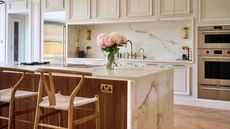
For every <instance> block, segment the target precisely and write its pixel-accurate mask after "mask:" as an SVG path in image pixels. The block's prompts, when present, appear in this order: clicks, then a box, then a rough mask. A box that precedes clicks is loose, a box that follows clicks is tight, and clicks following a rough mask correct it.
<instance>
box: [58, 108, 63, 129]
mask: <svg viewBox="0 0 230 129" xmlns="http://www.w3.org/2000/svg"><path fill="white" fill-rule="evenodd" d="M58 119H59V120H58V125H59V126H60V127H62V126H63V124H62V121H63V120H62V112H61V111H59V113H58Z"/></svg>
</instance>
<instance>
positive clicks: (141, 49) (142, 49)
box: [139, 48, 147, 60]
mask: <svg viewBox="0 0 230 129" xmlns="http://www.w3.org/2000/svg"><path fill="white" fill-rule="evenodd" d="M141 51H142V52H143V56H142V58H143V60H144V59H146V58H147V56H145V49H144V48H140V49H139V53H141Z"/></svg>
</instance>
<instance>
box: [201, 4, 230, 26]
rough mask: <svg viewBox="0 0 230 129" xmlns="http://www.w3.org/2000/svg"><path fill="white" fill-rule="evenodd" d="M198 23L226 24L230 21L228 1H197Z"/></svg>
mask: <svg viewBox="0 0 230 129" xmlns="http://www.w3.org/2000/svg"><path fill="white" fill-rule="evenodd" d="M199 8H200V9H199V12H200V14H199V21H200V23H202V22H203V23H208V22H215V23H223V22H225V23H228V24H229V21H230V0H218V1H217V0H199Z"/></svg>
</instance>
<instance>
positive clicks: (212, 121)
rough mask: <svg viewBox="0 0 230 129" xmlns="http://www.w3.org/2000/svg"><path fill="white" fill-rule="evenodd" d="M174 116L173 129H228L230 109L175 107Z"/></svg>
mask: <svg viewBox="0 0 230 129" xmlns="http://www.w3.org/2000/svg"><path fill="white" fill-rule="evenodd" d="M174 115H175V119H174V129H230V109H229V110H216V109H208V108H199V107H189V106H179V105H176V106H175V108H174Z"/></svg>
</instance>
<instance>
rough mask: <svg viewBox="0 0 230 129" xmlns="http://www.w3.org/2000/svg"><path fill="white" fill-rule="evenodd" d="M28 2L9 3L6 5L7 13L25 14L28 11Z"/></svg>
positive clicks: (23, 0)
mask: <svg viewBox="0 0 230 129" xmlns="http://www.w3.org/2000/svg"><path fill="white" fill-rule="evenodd" d="M29 6H30V5H29V2H28V1H27V0H20V1H11V2H8V3H7V12H8V13H25V12H28V11H29Z"/></svg>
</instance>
